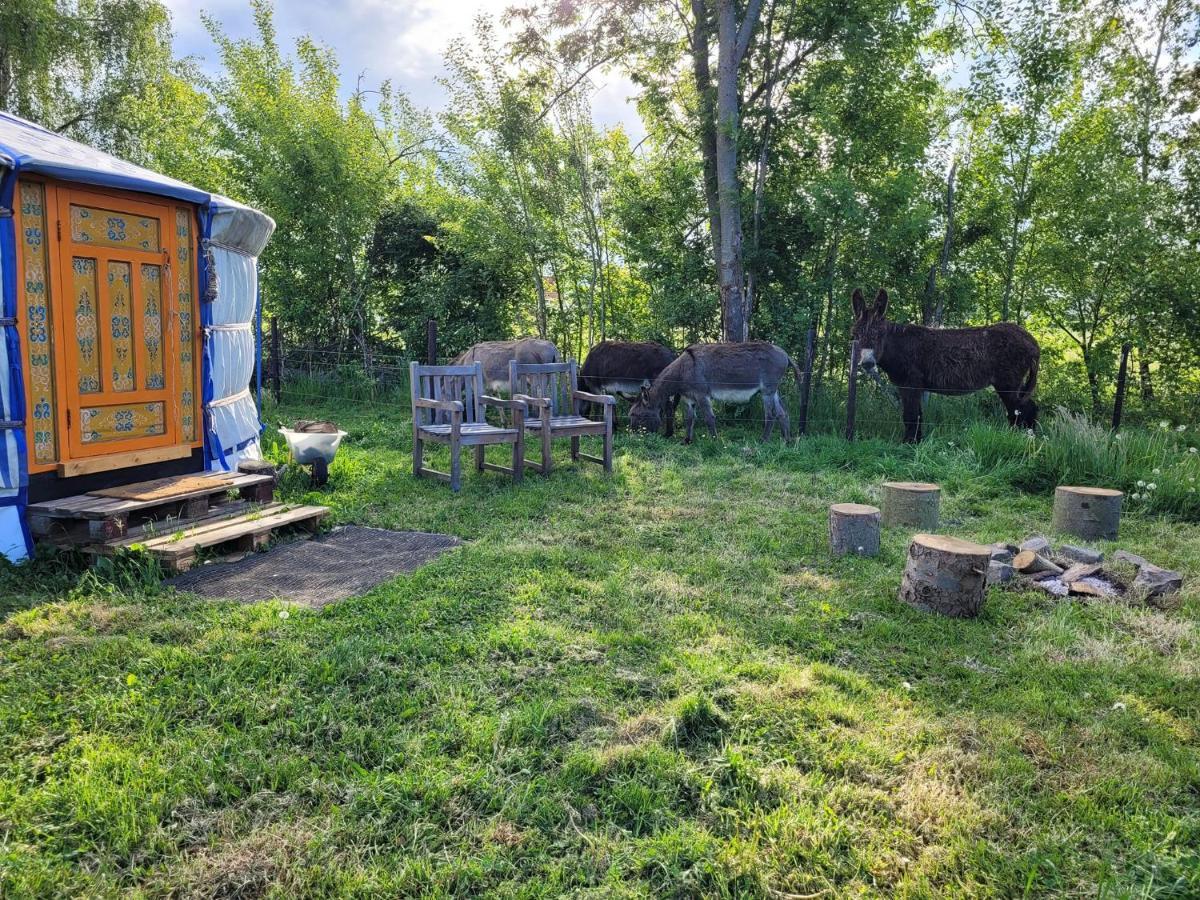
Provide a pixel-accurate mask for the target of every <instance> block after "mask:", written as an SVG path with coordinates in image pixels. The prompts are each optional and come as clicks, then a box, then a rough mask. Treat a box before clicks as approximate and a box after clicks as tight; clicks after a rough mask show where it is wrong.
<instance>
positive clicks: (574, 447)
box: [571, 437, 579, 462]
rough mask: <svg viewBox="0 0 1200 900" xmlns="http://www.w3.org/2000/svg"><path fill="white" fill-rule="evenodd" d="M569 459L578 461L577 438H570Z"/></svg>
mask: <svg viewBox="0 0 1200 900" xmlns="http://www.w3.org/2000/svg"><path fill="white" fill-rule="evenodd" d="M571 461H572V462H579V438H577V437H573V438H571Z"/></svg>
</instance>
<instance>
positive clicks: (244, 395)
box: [206, 388, 250, 409]
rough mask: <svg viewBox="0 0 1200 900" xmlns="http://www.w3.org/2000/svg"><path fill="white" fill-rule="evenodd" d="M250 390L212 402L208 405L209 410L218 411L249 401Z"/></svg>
mask: <svg viewBox="0 0 1200 900" xmlns="http://www.w3.org/2000/svg"><path fill="white" fill-rule="evenodd" d="M249 398H250V388H246V389H245V390H241V391H238V392H237V393H236V394H230V395H229V396H228V397H222V398H221V399H220V400H210V401H209V402H208V403H207V404H206V405H207V407H208V408H209V409H217V408H219V407H222V406H230V405H232V404H234V403H236V402H237V401H238V400H243V399H249Z"/></svg>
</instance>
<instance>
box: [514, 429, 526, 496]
mask: <svg viewBox="0 0 1200 900" xmlns="http://www.w3.org/2000/svg"><path fill="white" fill-rule="evenodd" d="M512 475H513V484H520V483H521V482H522V481H524V480H525V436H524V435H523V434H518V435H517V439H516V440H515V441H513V451H512Z"/></svg>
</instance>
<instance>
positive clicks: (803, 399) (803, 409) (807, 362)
mask: <svg viewBox="0 0 1200 900" xmlns="http://www.w3.org/2000/svg"><path fill="white" fill-rule="evenodd" d="M816 349H817V329H815V328H810V329H808V340H807V341H805V344H804V371H803V373H801V375H800V414H799V415H798V416H797V417H796V418H797V419H798V422H797V426H798V427H797V429H796V433H797V434H807V433H808V404H809V395H810V394H811V393H812V370H813V355H814V354H815V353H816Z"/></svg>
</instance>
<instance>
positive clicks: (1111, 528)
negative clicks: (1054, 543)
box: [1054, 485, 1125, 541]
mask: <svg viewBox="0 0 1200 900" xmlns="http://www.w3.org/2000/svg"><path fill="white" fill-rule="evenodd" d="M1123 496H1125V495H1124V494H1122V493H1121V492H1120V491H1114V490H1110V489H1109V488H1098V487H1069V486H1066V485H1060V486H1059V487H1058V488H1056V489H1055V491H1054V528H1055V530H1056V531H1059V532H1061V533H1063V534H1074V535H1077V536H1078V537H1081V538H1085V539H1087V540H1100V539H1103V540H1110V541H1115V540H1116V539H1117V530H1118V528H1119V527H1120V524H1121V498H1122V497H1123Z"/></svg>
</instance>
